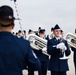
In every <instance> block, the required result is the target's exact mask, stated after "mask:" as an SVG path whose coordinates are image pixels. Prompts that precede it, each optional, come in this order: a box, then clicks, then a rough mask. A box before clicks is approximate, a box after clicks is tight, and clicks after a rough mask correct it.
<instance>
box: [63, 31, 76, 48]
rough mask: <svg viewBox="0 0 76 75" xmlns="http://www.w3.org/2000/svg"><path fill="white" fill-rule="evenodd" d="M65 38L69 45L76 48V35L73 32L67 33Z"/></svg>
mask: <svg viewBox="0 0 76 75" xmlns="http://www.w3.org/2000/svg"><path fill="white" fill-rule="evenodd" d="M64 39H65V40H66V41H67V43H68V45H69V46H71V47H74V48H76V35H74V34H72V33H67V34H66V35H65V36H64Z"/></svg>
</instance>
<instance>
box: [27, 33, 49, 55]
mask: <svg viewBox="0 0 76 75" xmlns="http://www.w3.org/2000/svg"><path fill="white" fill-rule="evenodd" d="M27 40H29V42H30V46H31V47H32V48H33V49H36V50H39V49H42V48H44V47H46V48H47V40H45V39H43V38H40V37H38V36H37V35H35V34H30V35H28V37H27ZM42 53H43V54H45V55H47V56H50V55H49V54H48V53H47V51H43V52H42Z"/></svg>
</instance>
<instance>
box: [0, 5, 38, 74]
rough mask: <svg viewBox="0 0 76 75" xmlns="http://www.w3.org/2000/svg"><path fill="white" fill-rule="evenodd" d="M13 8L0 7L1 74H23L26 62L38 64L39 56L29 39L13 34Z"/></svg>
mask: <svg viewBox="0 0 76 75" xmlns="http://www.w3.org/2000/svg"><path fill="white" fill-rule="evenodd" d="M14 20H15V18H14V14H13V9H12V8H11V7H10V6H7V5H4V6H1V7H0V75H23V74H22V70H23V69H24V68H25V65H26V62H31V63H32V64H34V65H36V63H37V58H35V56H34V55H33V53H32V49H31V47H30V44H29V42H28V41H27V40H24V39H23V38H18V37H17V36H14V35H13V34H12V32H11V31H12V30H13V28H14V26H15V24H14Z"/></svg>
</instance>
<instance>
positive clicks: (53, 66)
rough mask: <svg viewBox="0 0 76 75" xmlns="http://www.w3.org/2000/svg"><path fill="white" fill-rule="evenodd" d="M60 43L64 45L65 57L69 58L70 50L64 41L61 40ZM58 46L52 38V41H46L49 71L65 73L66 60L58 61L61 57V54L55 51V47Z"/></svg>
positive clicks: (66, 67) (57, 50) (66, 68)
mask: <svg viewBox="0 0 76 75" xmlns="http://www.w3.org/2000/svg"><path fill="white" fill-rule="evenodd" d="M62 42H63V43H64V44H65V46H66V47H67V50H66V51H65V55H66V56H69V55H70V49H69V47H68V44H67V42H66V41H65V40H62ZM57 44H58V41H57V40H56V38H55V37H54V38H53V39H51V40H49V41H48V44H47V51H48V53H49V54H50V55H51V58H50V61H49V69H50V70H51V71H67V70H68V69H69V68H68V62H67V61H68V60H67V59H64V60H61V59H59V58H60V57H62V56H63V55H62V53H61V51H60V50H59V49H57V48H56V47H55V46H56V45H57Z"/></svg>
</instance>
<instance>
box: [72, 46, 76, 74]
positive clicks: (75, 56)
mask: <svg viewBox="0 0 76 75" xmlns="http://www.w3.org/2000/svg"><path fill="white" fill-rule="evenodd" d="M71 49H72V51H73V61H74V67H75V75H76V48H74V47H71Z"/></svg>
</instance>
